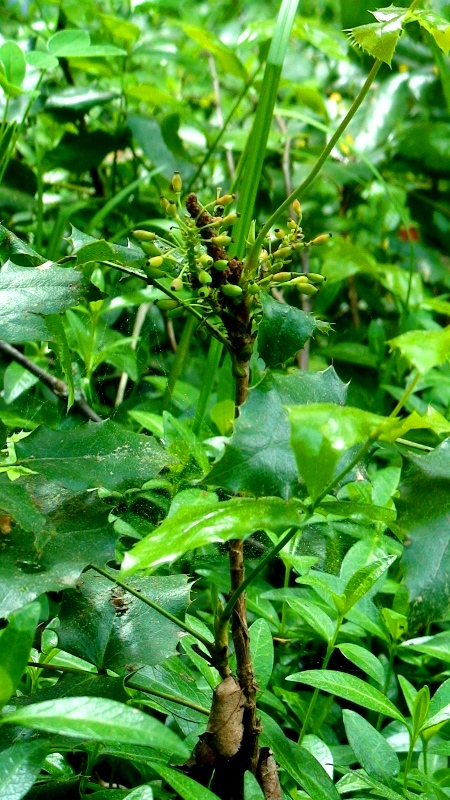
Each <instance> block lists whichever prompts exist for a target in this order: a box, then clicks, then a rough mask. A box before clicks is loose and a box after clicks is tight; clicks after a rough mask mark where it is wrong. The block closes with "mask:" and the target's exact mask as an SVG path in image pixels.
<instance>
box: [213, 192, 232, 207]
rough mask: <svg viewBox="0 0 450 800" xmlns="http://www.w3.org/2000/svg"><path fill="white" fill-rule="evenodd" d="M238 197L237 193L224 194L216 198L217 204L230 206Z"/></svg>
mask: <svg viewBox="0 0 450 800" xmlns="http://www.w3.org/2000/svg"><path fill="white" fill-rule="evenodd" d="M235 199H236V195H235V194H223V195H222V196H221V197H218V198H217V200H216V206H229V205H230V203H232V202H233V200H235Z"/></svg>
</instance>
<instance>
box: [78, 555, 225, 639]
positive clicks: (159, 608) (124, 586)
mask: <svg viewBox="0 0 450 800" xmlns="http://www.w3.org/2000/svg"><path fill="white" fill-rule="evenodd" d="M89 567H90V569H95V571H96V572H98V573H99V575H103V577H104V578H108V580H109V581H111V582H112V583H115V584H116V585H117V586H121V587H122V589H125V591H126V592H129V593H130V594H132V595H133V597H137V599H138V600H141V601H142V602H143V603H145V605H147V606H150V608H153V610H154V611H157V612H158V614H161V616H162V617H165V618H166V619H168V620H170V622H173V624H174V625H177V627H178V628H181V630H183V631H186V633H189V634H190V635H191V636H194V637H195V639H197V641H198V642H200V643H201V644H203V645H204V646H205V647H206V648H207V650H208V652H209V653H210V652H212V651H213V649H214V645H213V644H212V643H211V642H210V641H209V639H207V638H206V637H205V636H202V634H201V633H197V631H194V629H193V628H191V626H190V625H187V624H186V622H183V621H182V620H181V619H178V617H174V615H173V614H171V613H170V611H166V609H165V608H162V606H159V605H158V604H157V603H154V602H153V600H149V599H148V597H145V595H143V594H141V592H138V591H136V589H133V587H132V586H129V584H128V583H124V582H123V581H121V580H120V578H116V577H115V576H114V575H111V574H110V573H109V572H107V571H106V570H105V569H102V567H96V566H95V564H89Z"/></svg>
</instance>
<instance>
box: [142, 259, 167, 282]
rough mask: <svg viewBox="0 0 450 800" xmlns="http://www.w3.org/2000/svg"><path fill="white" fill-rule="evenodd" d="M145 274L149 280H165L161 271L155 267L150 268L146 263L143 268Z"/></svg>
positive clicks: (164, 274) (164, 275)
mask: <svg viewBox="0 0 450 800" xmlns="http://www.w3.org/2000/svg"><path fill="white" fill-rule="evenodd" d="M144 271H145V274H146V275H148V277H149V278H165V277H166V273H165V272H164V270H163V269H158V268H157V267H150V266H149V263H148V261H147V263H146V265H145V267H144Z"/></svg>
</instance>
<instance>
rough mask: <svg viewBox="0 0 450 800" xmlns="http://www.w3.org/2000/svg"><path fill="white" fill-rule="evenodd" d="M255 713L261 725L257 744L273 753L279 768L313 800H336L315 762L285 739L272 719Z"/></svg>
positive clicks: (329, 784) (335, 792)
mask: <svg viewBox="0 0 450 800" xmlns="http://www.w3.org/2000/svg"><path fill="white" fill-rule="evenodd" d="M258 713H259V715H260V717H261V720H262V723H263V732H262V734H261V741H262V743H263V744H265V745H268V746H269V747H270V749H271V750H272V751H273V753H274V756H275V759H276V761H277V763H278V764H279V765H280V767H283V769H285V770H286V772H287V773H288V774H289V775H290V776H291V778H293V779H294V781H295V782H296V783H297V784H299V786H301V787H302V789H304V790H305V791H306V792H307V794H309V796H310V797H312V798H314V800H337V799H338V797H339V795H338V792H337V789H336V787H335V785H334V783H333V781H332V780H331V778H330V777H329V776H328V775H327V773H326V772H325V770H324V768H323V767H322V766H321V764H319V762H318V761H317V759H315V758H314V756H313V755H311V753H310V752H309V751H308V750H306V748H304V747H300V745H298V744H296V743H295V742H293V741H292V740H291V739H288V738H287V736H286V735H285V734H284V733H283V731H282V730H281V728H280V727H279V725H277V723H276V722H275V720H273V719H272V717H270V716H269V715H268V714H265V713H264V712H263V711H260V712H258Z"/></svg>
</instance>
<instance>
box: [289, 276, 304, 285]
mask: <svg viewBox="0 0 450 800" xmlns="http://www.w3.org/2000/svg"><path fill="white" fill-rule="evenodd" d="M300 283H301V284H303V283H308V276H307V275H299V276H298V277H297V278H294V279H293V280H292V281H291V284H292V285H293V286H298V284H300Z"/></svg>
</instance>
